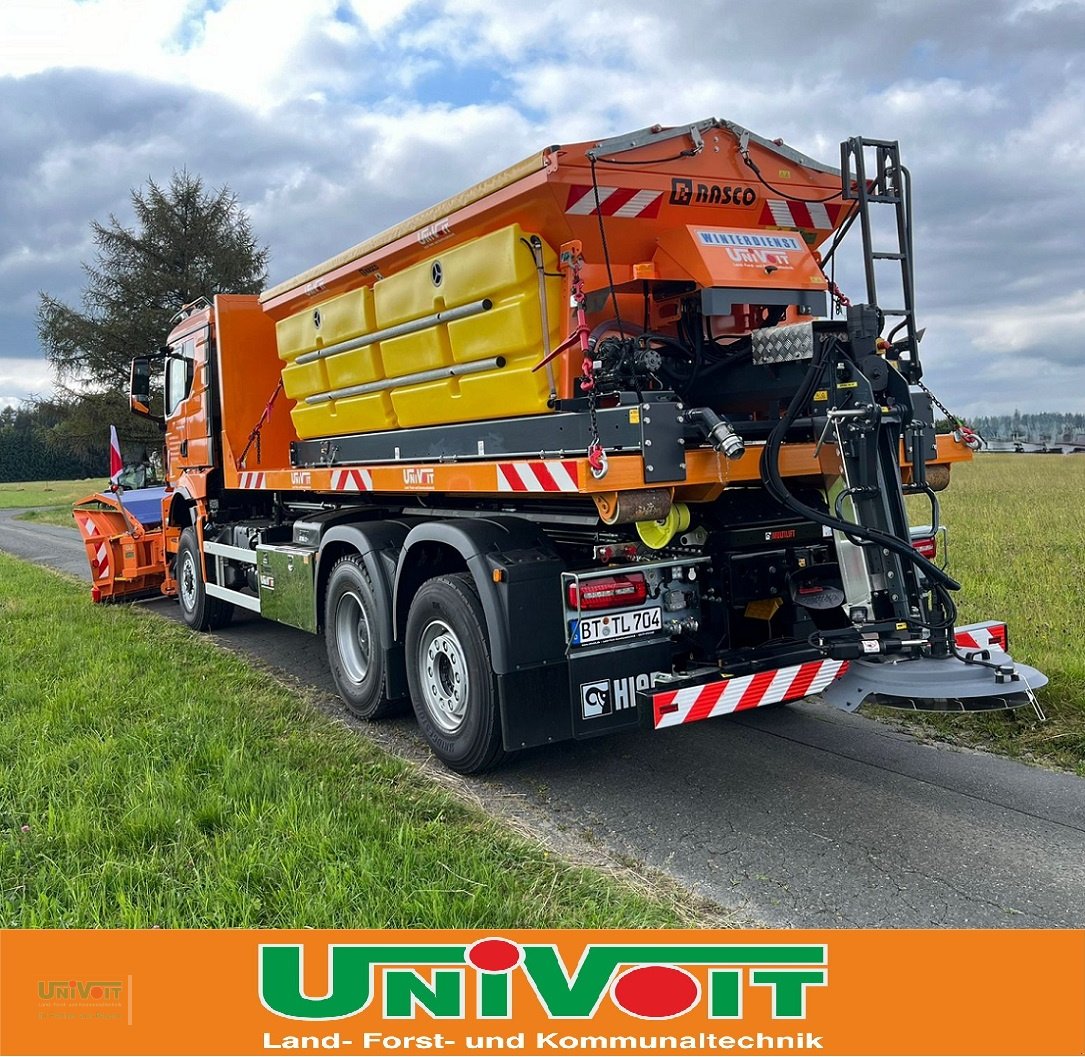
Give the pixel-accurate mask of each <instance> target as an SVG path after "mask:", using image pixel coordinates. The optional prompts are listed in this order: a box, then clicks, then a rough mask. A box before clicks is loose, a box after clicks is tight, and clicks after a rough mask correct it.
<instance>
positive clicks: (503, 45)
mask: <svg viewBox="0 0 1085 1057" xmlns="http://www.w3.org/2000/svg"><path fill="white" fill-rule="evenodd" d="M710 116H714V117H719V118H726V119H729V120H731V121H735V122H737V123H738V124H740V125H744V126H746V127H747V128H750V129H752V130H753V131H755V132H757V133H759V134H761V135H763V136H766V137H769V138H776V137H783V139H785V140H786V141H787V142H788V143H789V144H790V145H791V146H793V147H795V148H797V149H799V150H801V151H803V152H804V153H807V154H810V155H812V156H814V157H816V158H819V159H821V160H823V161H826V162H829V163H835V159H838V158H839V143H840V141H841V140H842V139H845V138H847V137H850V136H854V135H864V136H870V137H875V138H882V139H896V140H899V141H900V144H901V151H902V157H903V159H904V162H905V164H906V165H907V166H908V168H909V169H910V171H911V174H912V181H913V187H914V217H915V234H914V244H915V245H914V250H915V270H916V305H917V315H918V318H919V324H920V326H922V327H924V328H925V330H926V333H925V337H924V340H923V358H924V364H925V368H926V372H927V373H926V381H927V382H928V383H929V384H930V385H931V386H932V387H933V388H934V389H935V391H936V392H937V393H938V395H939V396H940V397H941V398H942V400H943V401H944V402H945V403H947V404H948V405H949V406H950V408H951V409H952V410H953V411H954V412H955V413H957V414H959V415H962V416H965V417H967V416H969V415H973V416H974V415H982V414H1000V413H1008V412H1012V411H1013V410H1014V409H1020V410H1021V411H1042V410H1050V411H1078V412H1081V411H1085V237H1083V235H1085V205H1083V203H1085V135H1083V131H1082V130H1083V128H1085V0H909V2H908V3H903V4H902V3H899V2H897V0H893V2H885V0H822V2H819V3H813V2H809V0H776V2H774V3H773V4H771V5H761V4H754V3H750V2H749V0H715V2H714V0H668V2H667V3H631V2H620V0H595V2H594V3H590V4H589V3H585V2H584V0H547V2H546V3H545V4H527V3H524V2H523V0H189V2H183V0H0V405H3V404H10V403H14V402H17V401H19V400H23V399H26V398H28V397H30V396H33V395H48V393H49V392H50V391H51V385H52V380H51V375H50V371H49V367H48V364H47V363H46V362H45V359H44V357H43V354H42V352H41V349H40V348H39V346H38V342H37V335H36V311H37V306H38V298H39V293H40V292H41V291H46V292H48V293H49V294H51V295H53V296H54V297H59V298H61V299H62V300H65V301H67V302H69V303H71V304H77V303H78V300H79V296H80V292H81V289H82V284H83V278H84V274H83V271H82V267H81V262H84V261H85V262H91V261H93V259H94V246H93V243H92V241H91V229H90V224H91V221H92V220H99V221H106V220H108V217H109V216H110V215H111V214H112V215H115V216H116V217H117V218H118V219H120V220H121V221H123V222H127V221H128V220H129V219H130V217H131V212H130V206H129V194H130V191H131V189H132V188H133V187H139V186H141V185H143V184H144V183H145V182H146V180H147V179H148V178H153V179H154V180H156V181H157V182H160V183H165V182H167V181H168V180H169V177H170V175H171V173H172V172H173V171H174V170H178V169H181V168H187V169H188V170H189V171H191V172H195V173H198V174H199V175H201V176H202V177H203V179H204V181H205V182H206V183H207V184H209V185H210V186H212V187H219V186H222V185H228V186H229V187H230V188H231V189H232V190H233V191H234V192H236V194H237V195H238V197H239V198H240V201H241V203H242V205H243V207H244V208H245V209H246V210H247V211H248V213H249V215H250V216H251V219H252V221H253V225H254V228H255V230H256V232H257V234H258V236H259V237H260V239H261V240H262V241H263V242H264V243H266V244H267V245H268V246H269V248H270V251H271V263H270V271H269V280H270V282H271V283H272V284H274V283H276V282H278V281H280V280H282V279H285V278H288V277H290V276H291V275H294V274H296V273H298V272H300V271H302V270H304V269H305V268H307V267H309V266H310V265H312V264H315V263H318V262H319V261H321V260H324V259H326V258H328V257H330V256H332V255H334V254H336V253H338V252H339V251H341V250H343V249H346V248H347V247H348V246H350V245H353V244H355V243H357V242H360V241H361V240H362V239H364V238H366V237H367V236H369V235H371V234H374V233H376V232H377V231H380V230H382V229H383V228H385V227H388V226H390V225H391V224H393V223H395V222H397V221H399V220H402V219H404V218H406V217H407V216H409V215H411V214H413V213H415V212H417V211H419V210H421V209H423V208H425V207H427V206H429V205H432V204H434V203H435V202H437V201H440V200H441V199H443V198H445V197H448V196H449V195H451V194H454V193H455V192H457V191H459V190H462V189H463V188H465V187H467V186H468V185H470V184H471V183H474V182H476V181H477V180H479V179H482V178H484V177H486V176H488V175H490V174H491V173H493V172H496V171H498V170H500V169H502V168H505V167H506V166H507V165H510V164H512V163H513V162H515V161H517V160H519V159H520V158H522V157H525V156H526V155H528V154H530V153H532V152H534V151H536V150H539V149H541V148H542V147H544V146H546V145H548V144H551V143H560V142H563V141H564V142H575V141H578V140H587V139H592V140H594V139H601V138H604V137H606V136H609V135H612V134H617V133H621V132H625V131H629V130H632V129H636V128H641V127H643V126H646V125H651V124H655V123H661V124H665V125H678V124H688V123H690V122H693V121H696V120H699V119H701V118H705V117H710ZM853 241H855V242H857V241H858V239H857V231H856V233H855V235H854V236H853ZM837 280H838V282H840V284H841V286H843V287H844V289H845V292H847V293H849V294H850V295H851V296H852V300H855V301H861V300H863V295H862V290H861V287H860V281H859V273H858V271H857V270H856V262H855V261H854V259H851V258H849V260H848V261H846V262H842V266H841V270H840V271H839V272H838V274H837ZM885 300H888V299H887V298H883V301H885ZM137 351H139V350H133V354H135V352H137Z"/></svg>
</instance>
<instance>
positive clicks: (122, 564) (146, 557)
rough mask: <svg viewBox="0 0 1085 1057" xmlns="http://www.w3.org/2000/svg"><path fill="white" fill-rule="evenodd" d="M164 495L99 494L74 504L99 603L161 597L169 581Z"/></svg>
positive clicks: (160, 491)
mask: <svg viewBox="0 0 1085 1057" xmlns="http://www.w3.org/2000/svg"><path fill="white" fill-rule="evenodd" d="M164 495H165V489H164V488H141V489H138V490H136V491H132V492H128V493H126V494H122V493H115V492H95V493H94V494H93V495H89V496H87V497H86V498H84V499H80V500H79V501H78V502H77V503H75V504H74V507H73V509H72V516H73V517H74V518H75V523H76V525H78V527H79V532H80V535H82V537H83V547H84V549H85V550H86V552H87V561H88V563H89V564H90V579H91V598H92V599H93V600H94V601H95V602H112V601H116V600H118V599H132V598H135V597H142V596H147V595H157V594H160V593H161V588H162V584H163V582H164V581H165V579H166V556H165V548H164V545H163V539H164V538H163V532H162V497H163V496H164Z"/></svg>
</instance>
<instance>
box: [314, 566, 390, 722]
mask: <svg viewBox="0 0 1085 1057" xmlns="http://www.w3.org/2000/svg"><path fill="white" fill-rule="evenodd" d="M383 624H384V622H383V620H382V619H381V613H380V609H379V607H378V605H377V600H376V596H375V595H374V593H373V585H372V584H371V583H370V581H369V574H368V573H367V572H366V570H365V565H364V563H363V562H362V559H361V558H360V557H359V556H358V555H357V554H348V555H347V556H346V557H344V558H340V559H339V561H337V562H336V563H335V565H333V566H332V571H331V575H330V576H329V577H328V589H327V591H326V592H325V595H324V642H325V645H326V647H327V650H328V667H329V668H330V669H331V673H332V679H334V680H335V688H336V689H337V690H338V691H339V696H340V697H341V698H342V699H343V703H344V704H345V705H346V706H347V711H348V712H350V713H351V715H354V716H357V717H358V718H359V719H383V718H384V717H385V716H391V715H395V714H396V713H399V712H403V711H405V710H406V706H407V703H406V701H403V700H396V701H389V700H388V696H387V689H388V687H387V680H386V676H387V672H386V670H385V656H384V646H385V644H384V640H383V636H382V634H381V628H382V627H383Z"/></svg>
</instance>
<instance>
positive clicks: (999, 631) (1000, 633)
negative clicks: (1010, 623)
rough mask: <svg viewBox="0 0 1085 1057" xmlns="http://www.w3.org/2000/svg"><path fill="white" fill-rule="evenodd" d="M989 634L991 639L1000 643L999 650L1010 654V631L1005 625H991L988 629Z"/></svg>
mask: <svg viewBox="0 0 1085 1057" xmlns="http://www.w3.org/2000/svg"><path fill="white" fill-rule="evenodd" d="M987 633H988V634H989V635H990V636H991V638H992V639H993V640H994V641H995V642H997V643H998V645H999V648H1000V649H1002V650H1003V651H1004V652H1006V653H1009V652H1010V629H1009V627H1007V625H1005V624H991V625H989V626H988V628H987Z"/></svg>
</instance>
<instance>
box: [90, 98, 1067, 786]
mask: <svg viewBox="0 0 1085 1057" xmlns="http://www.w3.org/2000/svg"><path fill="white" fill-rule="evenodd" d="M909 193H910V187H909V178H908V173H907V170H906V169H905V168H904V167H903V166H902V165H901V163H900V157H899V151H898V148H897V145H896V144H895V143H893V142H890V141H880V140H864V139H858V138H857V139H851V140H848V141H846V142H845V143H844V144H842V147H841V164H840V168H835V167H831V166H828V165H825V164H822V163H820V162H817V161H815V160H813V159H811V158H809V157H806V156H805V155H802V154H800V153H799V152H797V151H795V150H793V149H791V148H790V147H787V146H786V145H784V144H783V143H782V142H781V141H779V140H767V139H763V138H761V137H759V136H756V135H754V134H753V133H751V132H749V131H748V130H746V129H744V128H742V127H740V126H738V125H735V124H733V123H731V122H728V121H719V120H716V119H708V120H706V121H700V122H696V123H694V124H690V125H683V126H680V127H675V128H662V127H659V126H653V127H651V128H645V129H641V130H638V131H636V132H633V133H629V134H627V135H623V136H617V137H614V138H611V139H605V140H601V141H599V142H586V143H577V144H572V145H565V146H552V147H548V148H546V149H544V150H542V151H540V152H537V153H535V154H533V155H531V156H530V157H529V158H527V159H525V160H524V161H522V162H520V163H519V164H518V165H515V166H513V167H511V168H509V169H506V170H505V171H504V172H501V173H499V174H497V175H496V176H493V177H491V178H490V179H488V180H485V181H483V182H482V183H479V184H476V185H475V186H474V187H472V188H469V189H468V190H466V191H463V192H461V193H459V194H457V195H454V196H453V197H452V198H449V199H447V200H446V201H444V202H442V203H440V204H439V205H436V206H434V207H432V208H431V209H428V210H425V211H424V212H422V213H420V214H418V215H416V216H414V217H412V218H411V219H410V220H407V221H404V222H403V223H401V224H398V225H396V226H395V227H393V228H390V229H388V230H386V231H384V232H382V233H381V234H379V235H375V236H373V237H371V238H368V239H366V240H365V241H363V242H361V243H359V244H358V245H355V246H354V247H352V248H351V249H349V250H347V251H346V252H344V253H342V254H340V255H338V256H337V257H334V258H332V259H330V260H327V261H325V262H324V263H322V264H319V265H317V266H316V267H313V268H311V269H309V270H307V271H306V272H304V273H302V274H300V275H298V276H295V277H294V278H292V279H290V280H288V281H286V282H283V283H280V284H279V285H277V286H275V287H274V288H272V289H270V290H268V291H266V292H265V293H264V294H263V295H261V296H260V297H259V298H255V297H242V296H234V295H218V296H215V297H214V298H213V299H212V300H203V299H201V300H200V301H199V302H197V303H195V304H193V305H189V306H186V307H185V309H184V310H183V311H182V312H181V313H179V316H178V319H177V325H176V327H175V328H174V330H173V332H172V333H171V334H170V335H169V338H168V351H167V353H166V354H165V356H164V358H163V360H164V375H163V377H162V379H161V386H162V390H163V393H164V409H163V412H162V414H161V415H160V416H158V417H160V418H161V420H162V421H163V424H164V426H165V431H166V445H165V447H166V462H167V475H166V476H167V486H166V489H165V490H164V492H163V493H162V494H161V495H159V496H143V497H140V496H129V497H127V498H128V501H129V503H132V502H138V501H139V499H140V498H144V499H147V500H148V501H149V502H150V503H151V505H157V506H158V511H157V517H156V518H155V517H151V518H147V519H146V520H140V521H139V522H138V523H137V524H136V526H135V528H134V527H133V524H132V515H131V514H130V513H128V512H126V511H125V510H123V509H122V506H123V497H122V499H117V498H116V497H114V498H112V499H111V498H110V497H109V496H107V495H101V494H100V495H98V496H95V497H88V499H87V500H86V501H84V502H83V503H81V504H78V505H77V508H78V509H77V516H79V514H80V512H81V513H82V516H83V517H84V520H85V521H86V523H87V524H88V525H89V526H91V527H92V529H93V531H92V532H88V533H87V536H86V539H87V547H88V558H90V560H91V563H92V568H96V569H97V572H96V580H95V590H96V592H97V594H98V596H100V597H102V598H121V597H128V596H130V595H131V594H135V593H141V592H145V591H146V590H147V589H148V588H153V589H158V590H161V591H163V592H164V593H167V594H176V595H177V597H178V599H179V602H180V606H181V612H182V615H183V616H184V618H185V620H186V621H187V622H188V623H189V624H190V625H191V626H192V627H194V628H200V629H207V628H212V627H215V626H220V625H221V624H222V623H223V622H224V621H226V620H228V619H229V617H230V616H231V614H232V613H234V612H235V611H236V610H237V609H245V610H251V611H254V612H258V613H260V614H262V615H263V616H265V617H269V618H270V619H273V620H278V621H281V622H283V623H286V624H290V625H292V626H295V627H298V628H302V629H304V630H306V631H309V632H313V633H320V634H323V635H324V637H325V639H326V642H327V650H328V658H329V665H330V668H331V672H332V675H333V677H334V679H335V682H336V685H337V687H338V688H339V691H340V693H341V695H342V696H343V699H344V701H345V702H346V704H347V707H348V708H349V709H351V710H352V711H353V712H354V713H355V714H357V715H359V716H362V717H364V718H369V719H376V718H379V717H381V716H383V715H386V714H388V713H390V712H393V711H395V710H396V709H397V708H399V707H401V706H403V705H405V704H406V703H407V701H408V700H409V701H410V702H411V703H412V704H413V707H414V711H415V714H416V716H417V717H418V720H419V724H420V726H421V728H422V731H423V733H424V735H425V736H426V738H427V740H428V741H429V743H430V745H431V746H432V747H433V749H434V752H435V753H436V754H437V755H438V756H439V757H440V758H441V759H442V760H444V761H445V762H446V763H447V764H448V765H449V766H451V767H453V768H455V769H457V770H460V771H465V772H470V771H476V770H482V769H484V768H486V767H489V766H493V765H494V764H495V763H497V762H498V761H499V760H500V759H502V758H504V757H505V756H506V755H508V754H509V753H512V752H515V751H517V750H518V749H520V748H523V747H526V746H530V745H538V744H545V743H549V742H554V741H559V740H562V739H564V738H570V737H588V736H592V735H595V734H599V733H605V732H607V731H611V730H616V729H622V728H625V727H630V726H637V725H643V726H646V727H653V728H662V727H666V726H673V725H676V724H680V723H687V722H691V721H693V720H697V719H705V718H710V717H712V716H717V715H722V714H725V713H728V712H733V711H741V710H744V709H747V708H752V707H759V706H762V705H766V704H773V703H776V702H780V701H786V700H795V699H798V698H802V697H806V696H809V695H810V694H813V693H817V692H824V693H825V694H826V696H827V697H828V698H829V699H830V700H832V701H833V703H836V704H838V705H840V706H841V707H846V708H855V707H858V706H859V704H860V703H861V702H862V701H864V700H870V699H873V700H878V701H881V702H883V703H891V704H897V705H901V706H904V707H913V708H961V709H978V708H992V707H1014V706H1016V705H1019V704H1022V703H1032V704H1033V705H1035V704H1036V699H1035V696H1034V694H1033V690H1034V689H1035V688H1036V687H1038V686H1041V685H1043V683H1044V682H1045V681H1046V680H1045V679H1044V677H1043V676H1042V675H1041V674H1040V673H1039V672H1037V671H1036V670H1035V669H1031V668H1028V667H1027V666H1024V665H1021V664H1017V663H1015V662H1013V661H1012V660H1011V659H1010V657H1009V655H1008V654H1007V653H1006V649H1007V647H1008V642H1007V635H1006V631H1005V626H1004V625H1003V624H1001V623H999V622H997V621H989V622H986V623H984V624H982V625H974V626H969V627H967V628H958V627H956V621H955V615H956V610H955V607H954V605H953V602H952V594H951V592H952V591H953V590H954V589H955V588H956V587H957V584H956V581H954V580H953V579H952V577H951V575H950V573H949V572H948V571H947V570H946V569H945V568H944V567H943V565H942V564H939V561H938V559H937V555H938V545H939V542H940V541H941V542H943V543H944V536H945V530H944V528H943V526H941V524H940V518H939V507H938V499H937V492H938V491H939V490H940V489H941V488H944V487H945V486H946V485H947V484H948V482H949V471H950V466H951V465H952V463H954V462H959V461H962V460H967V459H969V458H970V457H971V451H970V450H969V444H970V442H971V435H970V434H969V433H968V432H967V430H966V429H965V428H964V427H963V426H960V428H959V429H958V431H957V432H956V434H954V435H945V436H938V437H936V436H935V432H934V427H933V410H932V404H931V397H930V395H929V391H928V390H926V387H925V386H923V385H922V382H921V377H922V366H921V362H920V355H919V337H920V333H921V332H920V331H918V330H917V327H916V319H915V309H914V293H913V278H912V268H911V239H912V235H911V210H910V205H909ZM875 209H882V210H883V211H885V215H886V217H888V218H889V219H890V220H891V221H893V223H891V224H890V225H889V227H890V229H891V230H893V231H894V232H895V238H894V239H893V240H892V242H891V244H889V245H885V246H880V247H876V246H875V245H874V242H875V238H876V236H875V232H876V231H877V230H879V229H878V228H877V227H876V226H875V225H873V224H872V222H871V213H872V211H874V210H875ZM856 223H857V224H858V226H859V230H860V232H861V237H862V249H863V254H862V258H863V262H864V266H865V276H864V278H865V286H866V290H865V296H864V298H862V299H861V303H857V304H851V303H850V302H849V301H848V299H847V298H846V297H845V296H844V295H843V294H842V293H841V292H840V291H839V290H838V289H836V288H835V285H834V284H833V283H831V282H830V280H829V279H828V278H827V274H826V267H827V264H828V262H829V261H830V260H831V259H832V257H833V255H834V253H835V252H836V248H837V246H838V244H839V243H840V240H841V239H842V238H843V236H844V235H845V233H846V232H847V231H848V229H849V228H850V227H852V225H854V224H856ZM879 284H880V285H881V286H882V288H883V289H885V290H890V291H891V293H890V294H889V303H887V304H885V305H882V304H880V303H879V298H878V288H879ZM153 373H155V372H154V371H153V370H152V361H151V360H150V359H149V358H140V359H137V360H136V361H135V362H134V363H133V370H132V406H133V409H134V410H135V411H137V413H140V414H144V415H150V416H152V417H154V416H155V414H156V412H152V411H151V406H152V398H151V393H152V391H154V389H155V388H156V386H155V385H154V384H152V374H153ZM906 494H915V495H917V496H921V497H925V498H926V500H927V501H928V503H929V511H930V514H929V517H928V518H927V523H926V524H925V525H923V526H912V525H911V524H910V521H909V517H908V511H907V508H906V506H905V502H904V498H905V495H906ZM137 541H138V542H139V543H140V544H141V546H140V547H138V548H134V547H133V546H132V545H133V544H134V543H135V542H137ZM101 548H105V551H106V554H107V557H108V556H109V555H110V554H112V555H113V558H114V560H113V561H112V562H107V563H105V564H104V565H103V563H102V561H101V560H100V556H99V551H100V549H101ZM130 549H131V550H132V559H131V561H128V551H129V550H130ZM92 550H93V553H92ZM943 555H944V548H943ZM96 561H97V562H98V564H97V566H95V562H96ZM103 570H107V571H103ZM1037 707H1038V706H1037Z"/></svg>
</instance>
